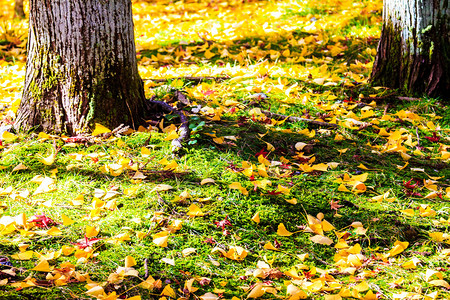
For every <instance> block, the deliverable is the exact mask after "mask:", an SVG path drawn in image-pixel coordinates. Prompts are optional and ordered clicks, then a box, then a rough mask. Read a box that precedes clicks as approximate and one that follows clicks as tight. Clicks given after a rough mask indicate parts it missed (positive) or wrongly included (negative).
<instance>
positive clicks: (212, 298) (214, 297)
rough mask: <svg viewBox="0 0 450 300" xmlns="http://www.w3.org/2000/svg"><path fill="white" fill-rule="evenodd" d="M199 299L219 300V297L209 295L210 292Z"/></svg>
mask: <svg viewBox="0 0 450 300" xmlns="http://www.w3.org/2000/svg"><path fill="white" fill-rule="evenodd" d="M199 298H200V299H201V300H218V299H220V298H219V296H217V295H216V294H213V293H210V292H208V293H206V294H204V295H203V296H200V297H199Z"/></svg>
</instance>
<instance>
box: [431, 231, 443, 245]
mask: <svg viewBox="0 0 450 300" xmlns="http://www.w3.org/2000/svg"><path fill="white" fill-rule="evenodd" d="M428 234H429V235H430V237H431V238H432V239H433V241H435V242H438V243H441V242H443V241H444V233H443V232H439V231H437V232H429V233H428Z"/></svg>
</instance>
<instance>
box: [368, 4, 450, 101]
mask: <svg viewBox="0 0 450 300" xmlns="http://www.w3.org/2000/svg"><path fill="white" fill-rule="evenodd" d="M383 22H384V24H383V29H382V33H381V39H380V43H379V44H378V53H377V57H376V59H375V63H374V66H373V71H372V79H371V81H372V83H373V84H375V85H383V86H387V87H392V88H399V89H402V90H404V91H408V92H416V93H427V94H428V95H430V96H447V97H448V93H449V91H450V6H449V0H385V1H384V8H383Z"/></svg>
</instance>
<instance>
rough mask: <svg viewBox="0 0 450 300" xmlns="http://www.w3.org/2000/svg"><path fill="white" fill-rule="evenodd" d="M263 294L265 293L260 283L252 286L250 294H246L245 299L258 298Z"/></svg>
mask: <svg viewBox="0 0 450 300" xmlns="http://www.w3.org/2000/svg"><path fill="white" fill-rule="evenodd" d="M264 294H265V291H264V289H263V284H262V282H258V283H256V284H255V285H254V286H253V288H252V289H251V291H250V293H248V295H247V299H248V298H259V297H261V296H262V295H264Z"/></svg>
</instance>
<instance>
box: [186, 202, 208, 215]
mask: <svg viewBox="0 0 450 300" xmlns="http://www.w3.org/2000/svg"><path fill="white" fill-rule="evenodd" d="M188 209H189V211H188V212H187V215H188V216H189V217H202V216H204V215H205V213H204V212H202V211H201V209H200V207H198V206H197V205H196V204H194V203H192V204H191V205H190V206H189V208H188Z"/></svg>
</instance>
